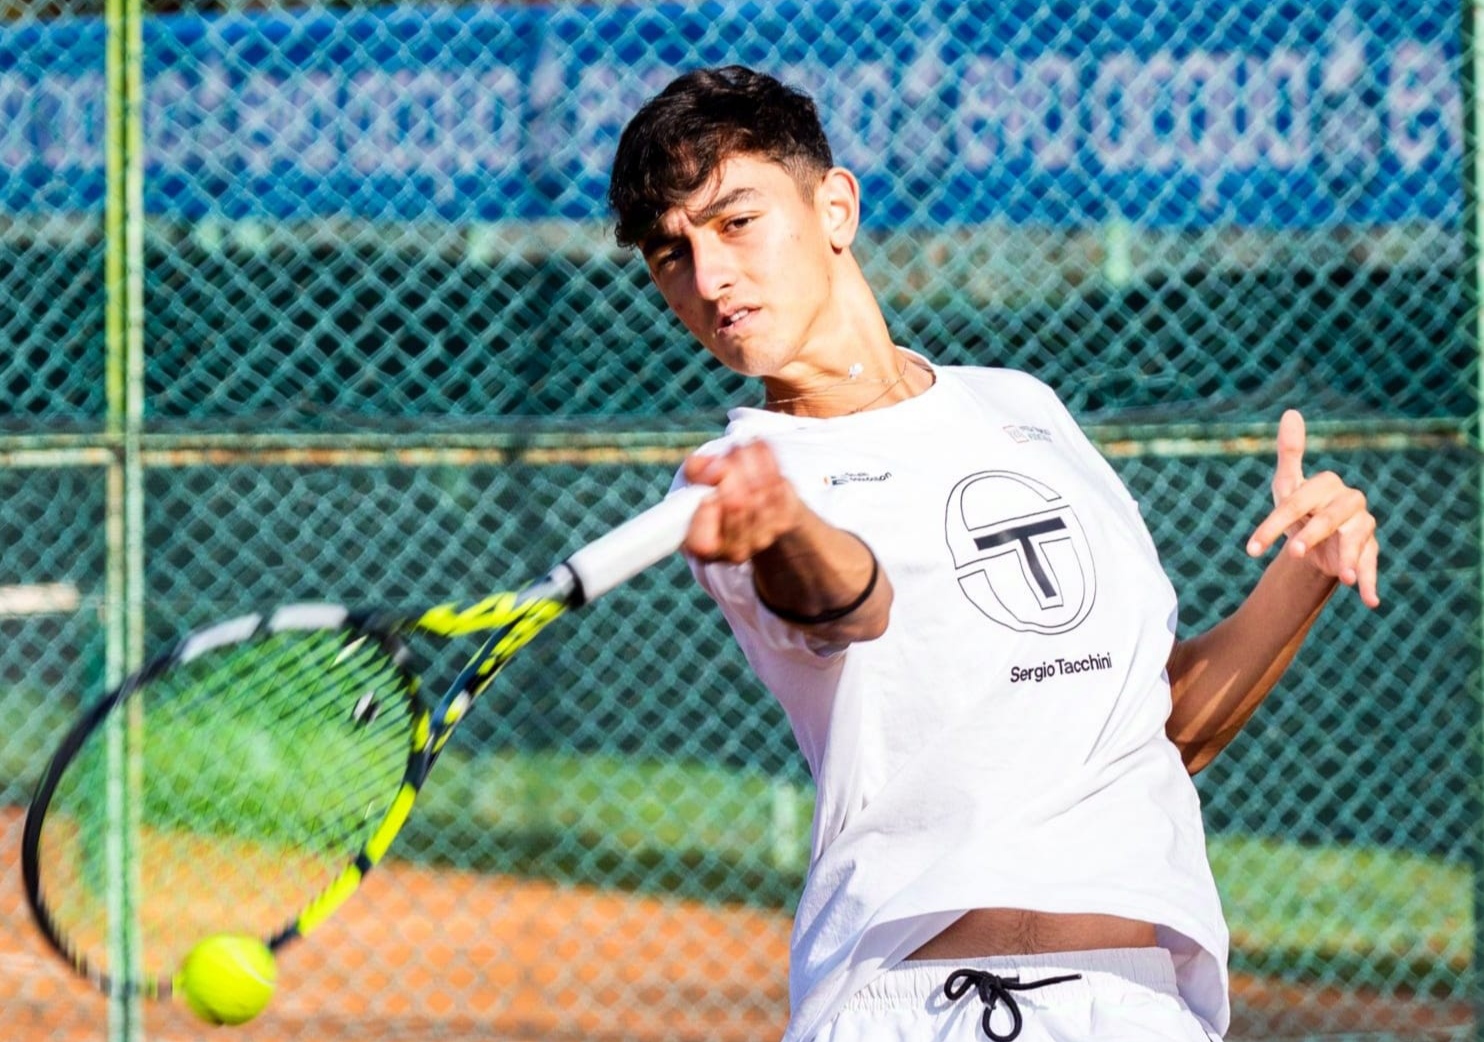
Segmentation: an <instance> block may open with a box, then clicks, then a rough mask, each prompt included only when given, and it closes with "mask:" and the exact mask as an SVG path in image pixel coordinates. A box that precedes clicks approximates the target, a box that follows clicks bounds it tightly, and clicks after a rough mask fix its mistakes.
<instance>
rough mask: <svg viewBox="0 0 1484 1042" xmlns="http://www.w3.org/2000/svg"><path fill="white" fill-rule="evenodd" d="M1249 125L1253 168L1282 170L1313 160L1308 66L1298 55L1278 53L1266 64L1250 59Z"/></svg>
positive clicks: (1248, 66)
mask: <svg viewBox="0 0 1484 1042" xmlns="http://www.w3.org/2000/svg"><path fill="white" fill-rule="evenodd" d="M1247 82H1248V92H1247V104H1246V106H1245V110H1246V113H1247V122H1248V126H1249V128H1250V129H1249V134H1250V135H1251V140H1252V149H1253V152H1254V165H1255V164H1256V163H1259V162H1262V163H1266V164H1268V165H1270V166H1274V167H1277V168H1278V169H1280V170H1289V169H1292V168H1293V167H1296V166H1303V165H1305V164H1307V163H1308V162H1309V161H1310V159H1311V156H1310V149H1309V127H1310V124H1311V122H1312V119H1313V114H1312V113H1311V112H1310V110H1309V62H1308V60H1307V59H1306V58H1305V57H1304V56H1303V55H1301V54H1299V53H1297V52H1296V51H1285V50H1279V51H1274V52H1273V54H1272V55H1271V56H1270V57H1269V58H1267V59H1266V60H1258V59H1255V58H1248V59H1247Z"/></svg>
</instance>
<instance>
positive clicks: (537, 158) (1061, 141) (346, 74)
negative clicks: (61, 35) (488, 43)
mask: <svg viewBox="0 0 1484 1042" xmlns="http://www.w3.org/2000/svg"><path fill="white" fill-rule="evenodd" d="M946 55H947V52H946V51H945V50H943V49H941V48H940V47H938V46H928V47H925V48H924V49H922V50H921V51H920V52H919V53H917V54H915V55H913V56H912V57H911V58H910V60H909V61H905V62H901V63H898V62H897V60H896V59H894V58H879V59H875V60H871V61H866V62H862V63H857V64H853V65H841V66H838V67H830V66H826V65H824V64H823V63H822V62H821V61H796V63H795V64H793V65H792V66H787V67H783V68H780V69H778V70H777V71H778V72H779V73H780V74H781V75H782V77H783V78H784V79H785V80H786V81H787V82H790V83H793V84H795V85H797V86H799V87H801V88H803V89H805V90H808V91H809V92H811V93H812V94H813V95H814V96H815V97H816V99H817V100H818V101H819V107H820V110H821V112H822V114H823V115H824V118H825V120H826V126H827V129H828V131H829V133H830V138H831V141H832V142H833V143H834V145H835V148H836V150H837V154H838V159H839V161H840V162H841V163H843V164H844V165H846V166H849V167H851V168H853V169H855V170H856V171H857V172H858V173H862V174H867V173H879V172H884V171H885V170H886V169H894V170H906V169H910V170H911V171H913V172H914V173H917V174H920V175H926V176H941V175H943V174H951V173H953V172H955V171H960V172H965V173H969V174H975V175H978V174H986V173H994V172H995V171H1003V170H1004V168H1005V167H1006V166H1007V165H1008V164H1015V165H1016V166H1017V167H1019V166H1029V167H1030V168H1031V169H1033V170H1035V171H1041V172H1046V173H1063V172H1066V171H1069V170H1072V171H1077V170H1081V169H1083V168H1085V169H1086V172H1087V173H1088V174H1089V175H1095V174H1096V173H1097V172H1098V171H1099V170H1101V171H1103V172H1106V173H1109V174H1114V175H1127V174H1134V173H1141V172H1142V173H1149V174H1157V175H1160V176H1161V177H1168V176H1171V175H1179V174H1185V175H1191V176H1194V177H1196V178H1197V179H1198V180H1199V182H1200V184H1201V189H1202V196H1201V200H1202V203H1203V204H1205V205H1212V204H1215V203H1216V202H1217V201H1218V198H1217V194H1216V190H1217V188H1218V186H1219V185H1220V184H1221V179H1222V178H1223V177H1226V176H1229V175H1231V174H1234V173H1237V174H1243V173H1248V172H1251V171H1268V172H1273V171H1276V172H1287V171H1294V170H1308V169H1314V170H1316V172H1322V173H1324V174H1325V175H1326V176H1338V175H1340V174H1344V175H1345V176H1347V177H1357V176H1366V175H1369V174H1373V173H1374V171H1375V170H1376V169H1377V168H1376V166H1375V165H1374V164H1375V162H1376V160H1378V159H1379V158H1380V157H1381V156H1383V155H1390V156H1392V157H1395V161H1396V162H1397V163H1399V164H1400V165H1401V167H1402V168H1403V169H1404V170H1408V171H1415V170H1422V169H1429V168H1432V167H1436V166H1439V165H1440V164H1447V163H1449V162H1450V161H1451V160H1452V159H1454V158H1456V155H1457V153H1458V151H1459V148H1460V145H1461V115H1462V98H1461V94H1460V87H1459V84H1458V83H1457V81H1456V77H1455V75H1454V70H1452V69H1450V67H1449V59H1448V54H1447V51H1446V47H1445V44H1443V43H1442V42H1437V41H1424V40H1400V41H1398V40H1395V39H1388V40H1382V39H1380V38H1378V37H1377V36H1376V35H1375V34H1374V32H1372V31H1371V30H1369V29H1368V28H1367V27H1366V26H1365V25H1364V24H1363V23H1362V22H1360V21H1359V20H1358V19H1357V18H1355V17H1354V16H1351V17H1349V18H1341V19H1337V20H1336V23H1335V25H1334V26H1333V27H1332V30H1331V31H1329V32H1327V33H1326V37H1325V39H1324V41H1323V42H1322V43H1321V44H1320V45H1318V46H1315V47H1314V48H1312V49H1310V50H1306V51H1298V50H1294V49H1283V48H1280V49H1277V50H1274V51H1272V52H1271V53H1267V54H1252V53H1240V52H1229V51H1228V52H1220V51H1212V50H1199V49H1195V50H1189V51H1183V52H1177V51H1175V50H1162V51H1159V52H1156V53H1153V54H1149V53H1135V52H1133V51H1115V52H1108V53H1102V54H1097V55H1091V56H1083V55H1074V54H1068V53H1062V52H1057V51H1045V52H1042V53H1039V54H1033V55H1029V56H1026V55H1020V54H1016V53H1014V52H1011V51H1003V50H1002V51H997V52H995V53H993V54H988V53H986V54H968V55H964V56H962V57H957V58H953V59H951V60H950V58H948V57H947V56H946ZM676 71H677V70H676V69H675V68H672V67H670V66H668V65H666V64H663V63H661V62H658V61H652V62H650V63H649V64H639V65H623V66H620V65H616V64H612V63H604V64H584V63H583V62H582V61H581V59H580V58H579V57H577V56H574V55H573V54H571V53H568V52H567V51H564V50H561V49H558V48H555V47H553V46H551V45H547V46H546V47H544V48H543V51H542V53H541V54H540V55H539V56H538V60H537V62H536V65H535V67H534V70H533V72H532V75H531V78H530V80H529V81H526V80H525V79H523V77H522V75H521V73H520V72H519V71H518V70H516V69H513V68H510V67H507V66H503V65H498V66H483V67H458V68H446V67H443V68H440V67H434V68H419V69H395V68H380V67H370V68H367V67H364V66H361V67H358V68H354V69H347V68H341V67H337V66H329V67H326V66H322V65H321V66H315V67H312V68H307V69H294V68H289V69H285V68H283V67H281V66H274V67H272V68H258V69H232V70H230V71H229V70H228V69H227V68H226V67H225V66H224V65H222V64H221V62H220V61H219V60H216V61H211V62H207V63H203V64H202V65H200V66H195V67H190V68H185V67H167V68H164V69H161V70H159V71H157V72H155V73H153V74H152V75H151V77H150V79H149V80H148V82H147V83H146V92H147V93H146V98H145V111H144V116H145V121H144V129H145V143H146V153H145V159H146V162H147V163H148V164H149V168H150V170H151V171H152V172H158V171H174V170H180V171H184V172H186V173H187V175H188V176H189V174H190V172H192V171H194V170H196V169H200V168H206V169H216V170H220V171H223V172H229V171H231V170H233V169H242V170H245V171H246V172H247V173H249V174H251V175H253V176H255V177H261V176H265V175H270V174H271V173H272V172H273V171H276V170H282V169H285V168H288V169H293V170H297V171H299V172H301V173H303V174H305V175H311V176H315V177H323V176H327V175H339V176H349V177H357V176H374V175H381V176H386V177H395V176H409V175H414V174H415V175H421V176H428V177H434V178H442V179H445V180H450V179H452V178H456V177H475V178H477V177H481V176H491V175H496V176H499V175H505V176H508V175H511V174H515V173H517V172H519V171H521V170H522V169H524V168H526V167H530V168H531V169H533V170H538V171H539V169H540V168H542V167H545V168H546V169H548V170H550V171H553V172H556V171H564V170H565V171H571V170H574V169H576V170H578V171H580V172H581V173H583V174H584V175H587V176H589V177H591V178H594V179H601V178H604V177H606V175H607V172H608V165H609V163H610V162H611V159H612V150H613V145H614V142H615V141H616V139H617V136H618V133H619V131H620V129H621V128H622V126H623V125H624V123H625V122H626V120H627V119H628V118H629V116H630V115H632V113H633V111H634V110H635V109H637V108H638V106H639V105H640V104H641V103H642V102H643V101H644V100H646V99H647V98H648V97H650V96H652V95H653V94H654V93H655V92H656V91H657V90H658V89H660V88H661V87H662V86H663V85H664V84H665V83H667V82H668V81H669V79H670V77H671V76H673V75H674V73H675V72H676ZM104 103H105V102H104V83H103V78H102V75H101V72H91V71H89V72H86V73H80V74H77V75H65V74H48V75H36V74H34V73H24V72H15V71H5V72H0V166H3V167H4V168H8V169H11V170H18V169H22V168H25V167H27V166H35V165H42V166H45V167H47V168H49V169H53V170H57V171H59V172H61V171H67V172H68V173H69V174H75V173H76V172H77V171H79V170H88V171H97V170H99V169H101V166H102V159H103V148H104ZM450 190H451V189H450ZM584 190H585V189H584Z"/></svg>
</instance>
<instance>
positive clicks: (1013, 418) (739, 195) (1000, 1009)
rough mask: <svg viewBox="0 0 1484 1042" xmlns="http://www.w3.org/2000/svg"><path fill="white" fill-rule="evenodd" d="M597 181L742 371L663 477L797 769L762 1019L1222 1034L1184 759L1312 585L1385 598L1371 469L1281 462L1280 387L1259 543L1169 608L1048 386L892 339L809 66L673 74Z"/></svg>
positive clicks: (1293, 632)
mask: <svg viewBox="0 0 1484 1042" xmlns="http://www.w3.org/2000/svg"><path fill="white" fill-rule="evenodd" d="M609 198H610V202H611V204H612V208H613V210H614V213H615V215H616V218H617V237H618V240H619V241H620V242H621V243H624V244H630V245H636V246H637V247H638V248H639V250H640V251H641V253H642V254H643V257H644V259H645V261H646V263H647V264H648V267H649V271H650V273H651V275H652V277H653V279H654V282H655V285H656V286H657V287H658V288H659V290H660V292H661V294H662V295H663V296H664V298H665V300H666V302H667V303H668V304H669V306H670V307H671V308H672V309H673V311H674V312H675V314H676V315H677V316H678V317H679V318H680V320H681V322H683V323H684V325H685V326H686V328H687V329H688V330H689V331H690V332H691V333H692V334H693V335H694V336H695V338H696V339H697V340H699V341H700V342H701V344H702V345H703V346H704V347H705V348H706V349H707V350H708V351H710V352H711V353H712V354H713V355H715V356H716V357H717V359H719V360H720V361H721V362H722V363H723V364H725V365H727V366H728V367H730V368H732V369H734V370H736V371H737V372H739V373H743V374H746V375H748V376H755V377H760V378H761V380H762V384H763V388H764V391H765V400H764V402H763V404H762V405H761V406H760V407H746V408H738V409H735V410H733V411H732V413H731V414H730V424H729V426H728V427H727V430H726V434H725V436H724V437H722V438H720V439H718V440H717V441H715V442H713V443H711V444H709V445H707V446H706V447H705V448H703V449H702V450H700V451H699V452H697V453H696V454H695V455H693V456H692V457H691V458H689V459H688V460H687V461H686V462H685V465H684V468H683V470H682V472H681V475H680V477H679V479H678V480H679V481H680V482H683V483H697V484H704V485H711V486H714V488H715V492H714V493H713V494H712V495H711V496H710V498H709V499H708V500H707V501H706V503H705V504H704V505H703V506H702V508H701V509H700V510H699V511H698V512H697V514H696V517H695V520H694V522H693V524H692V526H691V528H690V531H689V535H688V537H687V539H686V543H685V547H684V549H685V551H686V553H687V555H688V557H689V559H690V561H691V564H692V567H693V570H694V571H695V574H696V576H697V578H698V580H699V581H700V583H701V585H702V586H703V587H704V588H705V589H706V590H707V591H708V592H709V593H710V594H711V595H712V596H713V597H714V598H715V599H716V600H717V602H718V603H719V604H720V606H721V610H722V611H723V613H724V614H725V616H726V618H727V621H728V622H729V623H730V625H731V628H732V630H733V632H734V633H735V635H736V639H737V640H738V642H739V643H740V645H741V647H742V650H743V651H744V652H745V654H746V656H747V659H748V661H749V662H750V663H751V665H752V667H753V669H755V670H756V672H757V674H758V676H759V677H760V678H761V679H762V681H763V682H764V683H765V684H766V685H767V687H768V688H769V689H770V690H771V691H772V692H773V693H774V694H775V695H776V697H777V698H778V699H779V700H780V701H781V703H782V704H783V707H784V709H785V710H786V711H787V713H788V717H789V720H790V723H791V725H792V727H793V731H794V734H795V735H796V737H797V739H798V743H799V746H800V748H801V750H802V752H803V755H804V756H805V758H806V759H807V761H808V763H809V767H810V769H811V771H812V772H813V776H814V779H815V781H816V784H817V790H818V796H817V804H816V811H815V818H814V822H813V836H812V838H813V849H812V856H811V861H810V867H809V873H808V878H807V882H806V884H805V889H804V892H803V895H802V898H801V900H800V902H799V906H798V912H797V916H796V921H795V927H794V933H793V941H792V965H791V971H790V992H791V1000H792V1011H791V1019H790V1022H789V1026H788V1029H787V1034H786V1036H785V1037H786V1039H787V1040H788V1042H805V1040H810V1039H816V1040H821V1042H824V1040H830V1042H867V1040H868V1042H892V1040H903V1042H905V1040H923V1042H928V1040H944V1042H947V1040H963V1042H969V1040H973V1039H982V1038H985V1037H988V1038H990V1039H993V1040H996V1042H999V1040H1009V1039H1014V1038H1021V1039H1023V1040H1028V1042H1029V1040H1058V1042H1069V1040H1081V1039H1130V1040H1133V1039H1137V1040H1141V1042H1149V1040H1154V1039H1181V1040H1197V1039H1208V1038H1211V1039H1214V1038H1219V1036H1220V1035H1221V1033H1222V1032H1223V1031H1225V1030H1226V1027H1227V1023H1228V1019H1229V1015H1228V1001H1227V979H1226V968H1225V966H1226V957H1227V931H1226V927H1225V924H1224V921H1223V919H1222V913H1221V907H1220V904H1219V902H1218V900H1217V895H1216V889H1215V886H1214V885H1213V881H1212V878H1211V872H1210V868H1209V866H1208V863H1207V859H1206V853H1205V839H1204V834H1203V829H1202V823H1201V817H1200V808H1199V806H1198V801H1197V797H1196V793H1195V789H1194V787H1193V785H1192V783H1191V781H1190V777H1189V775H1190V773H1193V772H1194V771H1196V770H1198V769H1200V768H1201V767H1202V766H1204V765H1205V764H1206V763H1207V762H1209V761H1210V759H1211V758H1212V757H1213V756H1214V755H1216V753H1217V752H1218V751H1219V750H1220V749H1221V748H1222V747H1223V746H1225V745H1226V743H1227V742H1229V741H1230V740H1231V738H1232V737H1233V736H1234V735H1235V734H1236V732H1237V731H1238V730H1239V729H1240V728H1241V726H1242V724H1243V723H1244V722H1245V721H1246V720H1247V718H1248V717H1249V716H1250V715H1251V714H1252V712H1253V711H1254V710H1255V709H1256V707H1257V706H1258V704H1259V703H1260V702H1261V701H1262V700H1263V698H1264V696H1265V695H1266V694H1267V692H1268V691H1269V690H1270V689H1271V687H1272V685H1273V684H1274V682H1275V681H1276V680H1277V678H1278V677H1279V676H1280V675H1281V674H1282V673H1283V671H1284V669H1285V667H1286V666H1287V665H1288V663H1289V661H1290V660H1291V658H1292V657H1293V655H1294V653H1295V651H1296V650H1297V648H1298V646H1299V644H1300V642H1301V641H1302V640H1303V638H1304V636H1305V634H1306V633H1307V632H1308V630H1309V628H1310V627H1311V625H1312V624H1313V622H1314V620H1315V618H1316V616H1317V615H1318V613H1319V611H1320V610H1321V608H1322V607H1323V606H1324V604H1325V602H1326V600H1327V599H1328V598H1329V596H1330V595H1331V593H1332V592H1333V591H1334V590H1335V588H1336V586H1337V585H1338V584H1340V583H1343V584H1345V585H1349V586H1354V587H1356V588H1357V589H1358V591H1359V594H1360V596H1361V598H1362V599H1363V600H1364V601H1365V602H1366V603H1367V604H1368V605H1370V606H1372V607H1374V606H1376V605H1377V604H1378V603H1379V601H1378V596H1377V586H1376V574H1377V552H1378V550H1377V542H1376V537H1375V528H1376V525H1375V519H1374V518H1373V517H1372V516H1371V514H1370V513H1369V511H1368V509H1367V507H1366V502H1365V497H1364V496H1363V495H1361V494H1360V493H1359V492H1357V491H1356V490H1354V489H1352V488H1350V487H1349V486H1347V485H1346V484H1345V483H1344V482H1343V481H1341V480H1340V478H1338V477H1337V476H1335V475H1334V474H1330V473H1325V474H1316V475H1305V474H1304V472H1303V452H1304V426H1303V421H1302V419H1301V417H1300V416H1299V415H1298V414H1297V413H1296V412H1292V411H1290V412H1289V413H1287V414H1285V415H1284V417H1283V418H1282V421H1281V424H1280V427H1279V432H1278V441H1277V466H1276V471H1275V474H1274V479H1273V495H1274V500H1275V502H1276V508H1275V509H1273V511H1272V512H1271V513H1270V514H1269V515H1268V516H1267V518H1266V519H1265V520H1264V521H1263V522H1262V523H1261V524H1260V525H1258V526H1257V528H1256V530H1255V533H1254V534H1252V535H1251V537H1250V541H1249V542H1248V544H1247V550H1248V552H1249V553H1250V554H1251V555H1253V556H1254V557H1255V556H1259V555H1262V554H1264V553H1265V552H1266V551H1267V550H1269V549H1270V548H1271V547H1273V546H1274V545H1276V544H1277V543H1278V542H1279V541H1280V538H1281V537H1283V536H1284V535H1285V534H1286V536H1287V539H1286V543H1284V546H1283V550H1282V552H1281V553H1279V554H1277V555H1276V556H1275V557H1274V558H1273V560H1272V562H1271V563H1270V564H1269V565H1268V567H1267V568H1266V570H1265V572H1264V573H1263V575H1262V577H1261V578H1260V579H1259V581H1258V582H1257V584H1256V587H1255V588H1254V589H1253V591H1252V593H1251V594H1250V595H1249V597H1248V598H1247V600H1246V601H1245V603H1244V604H1243V605H1242V606H1241V607H1240V608H1239V609H1238V610H1237V611H1236V613H1235V614H1233V615H1232V616H1231V617H1230V618H1229V619H1227V620H1226V621H1224V622H1222V623H1221V624H1220V625H1218V626H1217V627H1215V628H1214V629H1213V630H1211V631H1210V632H1208V633H1205V634H1202V635H1200V636H1198V637H1194V638H1191V639H1188V640H1181V641H1178V642H1177V641H1176V640H1175V638H1174V632H1175V616H1176V598H1175V593H1174V590H1173V589H1172V588H1171V585H1170V583H1169V581H1168V579H1167V578H1166V577H1165V574H1164V572H1163V570H1162V569H1161V567H1160V562H1159V559H1158V556H1157V554H1156V552H1155V548H1154V544H1153V542H1152V541H1151V539H1150V536H1149V533H1148V531H1147V529H1146V527H1145V524H1144V522H1143V520H1142V519H1141V517H1140V514H1139V508H1138V506H1137V504H1136V503H1135V502H1134V500H1133V499H1132V498H1131V497H1130V496H1129V493H1128V492H1127V491H1126V490H1125V489H1124V487H1123V485H1122V484H1121V483H1120V481H1119V480H1118V478H1117V477H1116V476H1115V474H1114V472H1113V471H1112V469H1111V468H1110V467H1109V466H1108V465H1107V463H1106V462H1105V461H1104V460H1103V459H1102V458H1101V456H1100V455H1099V454H1098V453H1097V452H1096V451H1095V449H1094V448H1093V447H1092V445H1091V444H1090V443H1089V442H1088V441H1087V439H1086V438H1085V437H1084V435H1083V434H1082V432H1081V431H1080V430H1079V429H1078V426H1077V424H1076V423H1075V422H1074V421H1073V419H1072V418H1071V416H1070V415H1069V414H1068V413H1067V410H1066V409H1065V408H1064V407H1063V406H1062V404H1061V403H1060V401H1059V400H1058V399H1057V397H1056V396H1055V395H1054V394H1053V393H1052V391H1051V390H1050V389H1049V388H1048V387H1046V386H1045V385H1044V384H1042V383H1040V382H1039V381H1037V380H1036V379H1034V378H1032V377H1030V376H1028V375H1025V374H1022V373H1017V372H1012V371H1008V370H1004V369H990V368H968V367H945V366H938V365H935V364H933V363H932V362H931V361H930V360H929V359H926V358H924V357H922V356H921V355H919V354H917V353H915V352H913V351H912V350H910V349H908V348H904V347H900V346H898V345H896V344H895V343H894V342H893V339H892V336H891V334H890V332H889V330H888V328H887V325H886V322H885V321H884V319H883V317H882V313H881V310H880V308H879V307H878V306H877V303H876V300H875V297H874V295H873V293H872V291H871V289H870V287H869V286H868V285H867V283H866V280H865V278H864V277H863V276H862V273H861V269H860V268H859V267H858V265H857V263H856V261H855V260H854V258H853V257H852V254H851V245H852V242H853V240H854V237H855V234H856V230H857V226H858V223H859V220H860V210H861V199H860V189H859V186H858V183H857V181H856V179H855V177H853V176H852V175H851V174H850V173H849V172H848V171H846V170H844V169H841V168H839V167H837V166H835V165H834V162H833V159H832V157H831V152H830V146H829V144H828V143H827V141H826V139H825V135H824V132H823V130H822V129H821V126H820V122H819V119H818V117H817V113H816V110H815V108H814V105H813V103H812V102H811V101H810V99H809V98H808V97H807V96H805V95H803V94H801V93H798V92H796V91H794V90H792V89H789V88H787V87H785V86H783V85H782V84H780V83H779V82H777V81H776V80H774V79H772V78H770V77H768V76H765V75H760V74H757V73H754V72H752V71H749V70H747V69H743V68H740V67H735V66H734V67H729V68H725V69H715V70H705V71H699V72H694V73H689V74H686V75H684V76H681V77H680V78H679V79H677V80H675V81H674V82H673V83H672V84H671V85H670V86H669V87H667V88H666V89H665V90H664V91H663V92H662V93H661V94H660V95H659V96H657V97H656V98H654V99H652V100H651V101H650V102H649V103H647V104H646V105H645V106H644V107H643V108H642V109H641V110H640V111H639V112H638V113H637V114H636V115H635V116H634V118H633V120H632V121H631V122H630V123H629V125H628V127H627V128H626V129H625V131H624V133H623V136H622V139H621V142H620V145H619V149H618V153H617V157H616V159H615V162H614V169H613V175H612V181H611V185H610V192H609Z"/></svg>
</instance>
